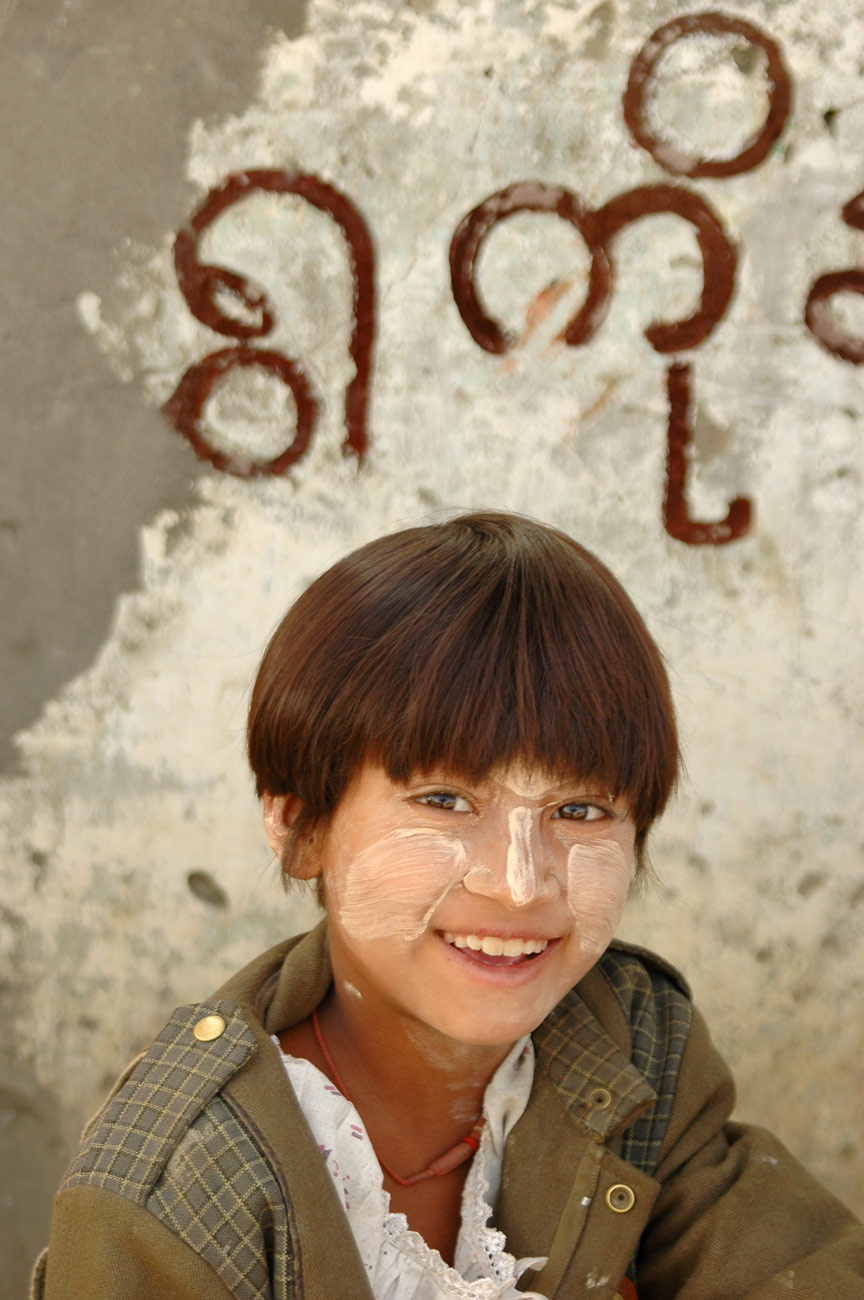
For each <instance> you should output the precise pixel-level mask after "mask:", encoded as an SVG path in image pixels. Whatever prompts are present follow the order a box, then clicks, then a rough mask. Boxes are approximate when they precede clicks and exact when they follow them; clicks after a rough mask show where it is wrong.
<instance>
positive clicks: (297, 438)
mask: <svg viewBox="0 0 864 1300" xmlns="http://www.w3.org/2000/svg"><path fill="white" fill-rule="evenodd" d="M236 366H260V367H261V368H262V369H264V370H268V371H270V373H271V374H275V375H277V376H278V377H279V379H281V380H282V382H283V383H284V384H287V386H288V387H289V388H290V389H291V392H292V393H293V395H294V403H295V405H296V407H297V431H296V433H295V435H294V439H293V441H292V442H291V444H290V446H288V447H286V448H285V450H284V451H282V452H280V453H279V455H278V456H274V457H273V459H272V460H269V461H266V462H265V463H263V464H261V463H258V462H257V461H253V460H250V459H249V458H248V457H245V456H237V455H230V454H229V453H227V452H223V451H219V450H218V449H217V448H216V447H214V446H213V445H212V444H211V443H210V441H209V440H208V438H207V436H206V433H205V430H204V420H203V417H204V404H205V403H206V401H207V398H208V397H209V396H210V393H211V392H212V390H213V388H214V386H215V385H216V384H217V383H218V381H219V380H220V379H222V378H224V376H225V375H226V374H227V373H228V371H229V370H232V369H234V368H235V367H236ZM162 409H163V411H164V413H165V414H166V415H167V417H168V419H169V420H170V421H171V423H172V424H173V425H174V427H175V429H177V430H178V432H179V433H182V434H183V436H184V437H185V438H188V440H189V442H190V443H191V444H192V449H193V450H194V452H195V455H196V456H197V457H198V459H199V460H206V461H209V462H210V464H211V465H213V467H214V468H215V469H218V470H222V471H223V472H224V473H226V474H235V475H237V476H238V477H239V478H258V477H261V476H263V475H267V474H284V473H285V471H286V469H288V467H289V465H293V464H294V462H295V461H298V460H299V459H300V457H301V456H302V455H303V453H304V451H305V450H306V448H307V446H308V445H309V439H310V438H311V436H312V431H313V429H314V428H315V422H316V420H317V418H318V400H317V398H316V397H315V395H314V393H313V392H312V388H311V385H310V383H309V380H308V379H307V377H306V375H305V374H304V372H303V370H302V369H301V367H300V365H299V364H298V363H297V362H296V361H291V360H289V358H288V357H284V356H283V355H282V354H281V352H269V351H266V350H265V349H263V348H250V347H243V346H241V347H236V348H225V349H223V351H221V352H211V353H210V355H209V356H206V357H204V359H203V360H202V361H199V362H198V364H197V365H195V366H190V367H189V369H188V370H187V371H186V373H185V374H184V376H183V378H182V379H181V380H180V383H179V384H178V385H177V389H176V391H175V393H174V395H173V397H171V398H170V399H169V400H168V401H167V402H166V403H165V405H164V407H163V408H162Z"/></svg>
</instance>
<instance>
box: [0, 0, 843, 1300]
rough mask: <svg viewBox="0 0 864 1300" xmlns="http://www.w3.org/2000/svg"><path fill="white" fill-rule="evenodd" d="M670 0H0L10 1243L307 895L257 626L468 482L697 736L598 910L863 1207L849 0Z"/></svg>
mask: <svg viewBox="0 0 864 1300" xmlns="http://www.w3.org/2000/svg"><path fill="white" fill-rule="evenodd" d="M696 12H697V11H696V10H695V9H693V10H691V9H688V8H687V7H685V6H681V5H678V4H674V3H670V0H654V3H652V4H650V5H645V4H637V3H636V0H616V2H614V3H613V0H600V2H599V3H598V2H597V0H590V2H589V3H587V4H578V3H575V2H574V3H566V4H565V3H562V4H557V3H553V2H552V0H535V2H534V3H525V2H524V0H520V2H519V3H515V0H513V2H512V3H511V2H510V0H477V3H475V4H472V5H461V4H458V3H455V0H452V2H450V0H423V2H421V0H414V3H405V4H396V3H393V2H392V0H387V2H385V0H375V2H373V3H370V4H366V5H362V6H360V5H356V6H352V5H344V4H340V3H337V0H310V2H309V4H308V5H305V6H304V5H300V4H291V3H287V0H286V3H283V4H280V3H277V0H269V3H265V0H255V2H254V3H250V4H249V5H246V6H243V9H242V13H241V12H240V11H239V10H238V7H237V6H233V5H230V4H229V3H228V0H207V3H206V5H205V4H204V3H200V2H199V0H173V3H171V4H169V3H167V0H158V3H152V4H151V5H149V6H148V7H147V9H146V11H145V10H129V11H128V12H127V11H126V10H125V9H124V10H123V11H122V12H120V11H119V10H118V9H117V7H116V6H108V5H107V4H105V3H104V0H78V2H77V3H74V2H73V0H63V2H62V3H61V2H60V0H50V2H49V0H38V2H37V0H32V2H31V3H30V4H29V5H28V7H27V9H26V11H25V10H24V8H23V7H19V8H15V7H14V4H12V5H10V4H9V3H8V2H7V7H6V11H5V25H4V26H3V27H2V63H3V67H2V76H0V96H2V101H3V102H2V113H0V123H2V126H0V148H2V160H0V165H2V173H3V174H4V176H6V177H7V180H9V181H11V201H10V202H8V203H7V211H6V220H5V221H4V226H3V231H2V235H0V239H2V247H0V256H2V259H3V284H4V295H3V310H4V316H5V322H4V325H3V332H2V335H0V339H2V350H0V365H2V367H3V392H4V396H5V399H6V400H5V402H4V414H3V418H4V422H5V425H6V429H5V431H4V435H5V436H4V448H5V457H4V462H5V473H4V481H3V499H2V510H0V546H2V548H3V578H4V581H5V582H7V583H8V584H9V586H8V593H6V594H5V599H4V602H3V608H4V610H5V611H6V617H5V618H4V621H3V623H4V625H3V646H2V653H3V655H4V665H3V667H4V680H5V681H6V682H7V683H9V682H12V683H13V687H12V689H11V690H8V691H7V692H5V693H4V699H3V701H2V720H3V723H4V725H5V728H6V731H7V733H8V735H9V737H10V740H9V747H8V751H7V761H6V769H5V775H4V776H3V778H2V780H0V808H2V813H0V845H2V871H3V884H2V895H0V899H2V902H0V960H2V964H3V975H2V988H0V997H2V1000H3V1023H4V1026H5V1032H4V1035H3V1043H2V1048H0V1056H2V1059H0V1087H2V1092H0V1120H2V1123H0V1168H2V1170H3V1175H2V1176H3V1177H4V1179H5V1184H6V1185H5V1186H4V1187H3V1188H2V1190H0V1231H2V1233H3V1246H4V1258H5V1256H6V1254H8V1256H9V1258H10V1260H12V1261H13V1263H12V1265H11V1270H10V1273H9V1275H8V1278H7V1279H6V1281H5V1282H0V1292H2V1287H3V1285H5V1284H6V1283H8V1284H9V1285H12V1286H13V1289H12V1290H10V1291H9V1294H10V1295H13V1294H14V1295H17V1294H20V1291H21V1287H22V1285H23V1283H22V1282H21V1281H20V1279H21V1278H22V1277H23V1273H24V1270H25V1267H26V1263H27V1261H28V1260H29V1258H30V1256H31V1255H32V1253H33V1252H34V1251H35V1249H36V1248H37V1246H38V1244H39V1242H40V1240H41V1237H42V1235H43V1233H44V1230H45V1221H46V1216H47V1213H48V1202H49V1200H50V1190H49V1189H50V1188H51V1187H53V1185H54V1183H56V1180H57V1178H58V1177H59V1174H60V1170H61V1168H62V1163H63V1161H64V1160H65V1158H66V1156H67V1155H68V1152H69V1149H70V1146H71V1145H72V1143H73V1141H74V1137H75V1134H76V1132H77V1130H78V1129H79V1128H80V1125H81V1122H82V1120H83V1118H84V1117H85V1116H86V1115H87V1113H88V1112H89V1111H90V1110H91V1109H92V1108H93V1106H94V1105H95V1104H96V1102H97V1100H98V1097H99V1096H100V1095H101V1093H102V1092H103V1091H104V1089H105V1087H106V1086H107V1084H108V1083H109V1082H110V1080H111V1078H112V1077H113V1076H114V1074H115V1073H116V1072H117V1070H118V1069H119V1068H120V1066H121V1065H122V1064H123V1063H124V1061H125V1060H126V1059H127V1057H128V1056H129V1055H130V1054H131V1053H132V1052H134V1051H135V1050H136V1049H137V1048H139V1047H140V1046H141V1045H142V1044H143V1043H144V1042H146V1040H147V1038H148V1036H149V1035H151V1034H152V1033H153V1032H154V1031H155V1030H156V1029H157V1028H158V1026H159V1025H160V1023H161V1021H162V1019H163V1017H164V1016H165V1014H166V1012H167V1011H168V1010H170V1009H171V1007H172V1006H173V1005H174V1004H175V1003H177V1002H178V1001H182V1000H185V999H189V998H192V997H195V996H199V995H202V994H204V993H206V992H207V991H208V990H209V989H211V988H212V987H214V986H215V985H216V984H217V983H218V982H219V981H220V979H221V978H222V977H223V975H224V974H226V973H228V972H229V971H231V970H232V969H235V968H236V967H237V966H239V965H240V964H241V963H242V962H243V961H244V960H245V959H247V958H248V957H250V956H252V955H253V954H254V953H255V952H257V951H259V950H260V949H262V948H263V947H264V946H266V945H267V944H269V943H270V942H273V941H275V940H276V939H278V938H280V937H281V936H283V935H284V934H285V933H288V932H290V931H293V930H296V929H299V928H301V927H303V926H305V925H306V924H308V921H309V919H310V917H311V915H312V907H311V903H310V902H309V901H308V900H299V899H298V898H296V897H295V898H291V899H286V898H284V897H283V895H282V894H281V893H280V890H279V887H278V884H277V880H276V873H275V869H274V866H273V863H272V861H271V860H270V859H269V856H268V853H267V851H266V848H265V846H264V841H263V837H262V835H261V833H260V831H259V826H258V821H259V817H258V810H257V807H256V805H255V801H254V799H253V797H252V792H251V789H250V783H249V779H248V777H247V775H246V772H245V770H244V765H243V754H242V734H243V721H244V707H245V700H246V694H247V690H248V686H249V682H250V678H251V675H252V673H253V672H254V668H255V664H256V661H257V658H258V656H259V654H260V651H261V649H262V647H263V644H264V642H265V640H266V637H267V634H268V632H269V630H270V629H271V628H272V626H273V624H274V623H275V621H276V620H277V619H278V617H279V615H280V614H281V612H282V610H283V609H284V607H285V606H286V605H287V603H288V602H289V601H290V600H291V599H292V598H293V596H294V595H296V594H297V592H299V591H300V590H301V589H302V587H303V585H304V584H305V583H306V582H308V581H309V580H310V579H311V578H312V577H313V576H314V575H315V574H317V573H318V572H319V571H320V570H321V569H322V568H324V567H325V566H326V565H327V564H328V563H329V562H330V561H331V560H332V559H334V558H335V557H336V556H338V555H339V554H341V553H342V552H343V551H344V550H346V549H348V548H350V547H353V546H355V545H357V544H359V543H360V542H362V541H364V540H366V539H367V538H369V537H372V536H374V535H376V534H377V533H379V532H382V531H384V530H387V529H391V528H396V527H399V526H402V525H404V524H408V523H412V522H415V521H417V520H420V519H424V518H429V517H433V518H434V517H437V516H438V514H439V513H440V512H446V511H448V510H451V509H453V508H457V507H468V506H500V507H507V508H513V509H517V510H522V511H526V512H528V513H532V514H536V515H538V516H541V517H543V518H545V519H548V520H549V521H551V522H553V523H556V524H558V525H560V526H562V527H564V528H566V529H568V530H569V531H571V532H572V533H573V534H574V535H575V536H577V537H578V538H579V539H580V540H582V541H583V542H585V543H586V544H587V545H588V546H590V547H592V548H594V549H596V550H597V551H598V552H599V554H600V555H601V556H602V557H603V558H604V559H605V560H606V561H607V562H608V563H609V564H610V565H611V566H612V568H613V569H614V570H615V572H616V573H617V574H618V575H619V576H620V577H621V578H622V580H623V581H624V583H625V585H627V587H628V588H629V590H630V591H631V592H632V594H633V595H634V597H635V598H636V600H637V603H638V604H639V605H640V607H641V608H642V610H643V612H644V613H645V614H646V616H647V618H648V620H649V624H650V626H651V628H652V630H653V632H654V634H655V635H656V637H657V638H658V640H659V642H660V643H661V645H662V646H663V648H664V650H665V651H666V653H667V654H668V657H669V659H670V661H671V664H672V666H673V674H674V685H675V690H676V697H677V701H678V706H679V710H680V715H681V722H682V731H683V736H684V742H685V747H686V755H687V764H688V777H687V780H686V782H685V784H684V786H683V789H682V791H681V794H680V797H679V798H678V801H677V803H676V805H675V807H674V808H673V810H672V811H671V812H670V814H669V815H668V817H667V819H666V821H665V823H664V825H663V827H662V828H661V829H660V831H659V832H658V834H657V836H656V839H655V848H654V860H655V865H656V868H657V871H658V874H659V876H660V878H661V880H662V882H663V884H662V888H660V889H655V890H653V891H651V892H650V893H649V894H647V895H646V896H645V897H644V898H642V899H636V900H634V902H633V905H632V907H631V910H630V913H629V915H628V917H627V919H626V921H625V926H624V933H625V935H626V936H628V937H632V938H636V939H641V940H643V941H645V942H648V943H650V944H651V945H653V946H655V947H658V948H659V949H661V950H662V951H664V952H665V953H666V955H668V956H669V957H671V958H672V959H673V960H675V961H677V962H678V963H679V964H680V965H681V966H682V967H683V968H684V969H685V971H686V972H687V974H688V976H689V977H690V979H691V981H692V983H693V985H694V988H695V992H696V995H697V998H698V1000H699V1002H700V1004H701V1005H702V1006H703V1008H704V1010H705V1011H706V1013H707V1014H708V1017H709V1020H710V1022H711V1024H712V1026H713V1028H714V1032H715V1036H716V1038H717V1040H718V1042H719V1043H720V1045H721V1047H722V1049H723V1050H724V1051H725V1053H726V1054H727V1056H728V1057H729V1059H730V1060H731V1061H732V1062H733V1064H734V1066H735V1068H736V1071H737V1075H738V1078H739V1082H740V1091H741V1105H740V1113H741V1115H742V1117H744V1118H748V1119H754V1120H757V1121H761V1122H767V1123H769V1124H770V1125H771V1126H772V1127H773V1128H775V1129H776V1130H777V1131H779V1133H780V1134H781V1136H782V1137H783V1138H784V1139H785V1140H786V1141H787V1142H788V1143H789V1144H790V1145H791V1146H792V1147H793V1149H795V1150H796V1151H797V1152H798V1153H799V1154H800V1155H801V1157H802V1158H803V1159H804V1160H805V1161H806V1162H807V1163H808V1164H810V1165H811V1167H812V1168H813V1169H814V1170H815V1171H816V1172H817V1173H818V1174H819V1175H820V1176H821V1177H822V1178H823V1179H824V1180H825V1181H826V1182H827V1183H828V1184H829V1185H830V1186H832V1187H833V1188H834V1189H836V1190H837V1192H838V1193H839V1194H840V1195H842V1196H844V1197H845V1198H846V1199H847V1200H848V1201H849V1202H850V1203H851V1204H853V1205H854V1206H855V1207H856V1208H857V1209H858V1211H859V1212H861V1211H864V1179H862V1172H861V1170H862V1161H861V1154H862V1151H861V1148H862V1136H864V1134H862V1119H864V1116H862V1112H861V1104H862V1103H861V1100H860V1099H861V1098H862V1097H864V1086H862V1085H864V1079H862V1068H861V1061H862V1059H864V1054H862V1046H864V1044H862V1029H861V1026H862V1015H861V1012H862V973H861V948H860V945H861V935H862V917H864V865H862V860H861V854H860V843H859V842H858V838H859V832H858V825H857V820H856V816H855V814H856V802H857V800H858V798H859V791H860V785H861V770H862V763H861V760H862V742H861V730H860V717H861V705H862V699H861V696H862V686H861V683H862V676H861V656H860V648H859V647H860V644H861V631H862V628H861V605H862V595H861V583H860V579H859V578H858V576H857V574H858V567H859V557H860V555H861V543H862V536H861V534H862V525H861V522H860V521H861V515H862V510H861V506H862V501H861V470H862V453H861V437H860V422H861V419H862V415H864V377H862V372H861V371H860V369H859V368H858V366H859V363H860V361H861V360H862V357H864V311H862V308H861V305H860V293H861V286H860V284H859V283H858V281H857V280H856V279H855V275H856V274H859V273H858V272H856V271H855V268H856V266H857V265H858V263H859V261H860V263H861V265H862V266H864V239H862V236H861V233H860V229H861V222H860V221H859V218H858V214H857V209H856V208H855V206H854V205H853V206H852V207H851V208H849V207H845V205H847V204H848V203H849V201H850V200H852V199H853V198H854V197H855V196H856V195H857V194H858V192H859V190H860V189H861V186H862V183H864V182H862V178H861V165H860V157H859V155H860V139H861V132H862V127H864V108H862V94H861V78H862V71H861V67H860V55H859V51H860V50H861V48H864V14H862V13H861V12H860V6H859V5H857V3H855V2H854V0H838V2H837V3H835V4H833V5H832V6H831V7H830V10H828V11H822V10H820V11H818V12H817V11H814V9H813V7H812V6H805V5H804V4H803V3H802V2H801V0H781V2H777V0H770V2H769V0H762V2H761V3H753V4H749V5H747V6H746V13H745V11H744V8H743V7H739V8H737V9H730V10H729V11H728V17H729V18H730V20H732V21H730V23H729V24H727V25H726V28H727V29H726V30H725V31H724V30H721V31H712V30H708V28H709V27H710V24H706V23H705V22H704V21H702V20H699V21H694V22H692V23H688V22H687V21H681V22H679V24H678V26H677V27H675V28H669V27H668V26H667V24H669V23H670V22H672V21H673V20H676V19H682V20H683V19H686V18H687V16H689V15H692V14H694V13H696ZM742 19H746V20H747V22H748V23H749V24H751V25H755V26H753V27H751V29H750V30H747V29H744V28H741V27H740V25H736V24H740V21H741V20H742ZM2 21H3V15H2V11H0V22H2ZM661 29H663V30H662V31H661ZM658 31H660V32H661V34H660V35H659V36H658V37H657V38H656V40H655V41H654V42H653V44H652V43H651V42H650V41H649V38H650V37H652V34H653V33H656V32H658ZM664 33H665V34H664ZM664 42H665V44H664ZM646 43H647V48H646ZM640 51H641V52H642V53H641V54H640ZM655 56H656V57H655ZM628 86H629V90H628ZM298 177H300V178H303V179H300V180H298ZM229 178H233V179H229ZM514 187H517V188H514ZM502 191H503V193H502ZM493 196H497V197H493ZM844 208H845V218H844ZM556 213H557V215H556ZM472 214H473V215H472ZM508 214H510V215H508ZM457 232H458V234H457ZM178 236H179V239H178ZM454 236H455V237H456V238H455V244H454ZM475 252H476V260H474V257H473V254H474V253H475ZM451 253H452V256H451ZM451 262H452V266H451ZM207 268H210V270H207ZM213 268H216V269H215V270H214V269H213ZM451 269H452V272H453V275H452V278H451ZM834 272H837V273H839V272H842V273H843V274H842V275H840V276H839V278H837V279H833V280H827V279H825V276H826V275H827V274H828V273H834ZM658 321H659V322H664V323H665V324H666V325H667V326H668V328H665V329H663V328H660V329H656V328H655V329H652V328H651V327H652V323H655V324H656V322H658ZM646 330H647V331H649V333H648V336H647V337H646ZM253 349H257V350H258V351H257V352H255V353H254V354H253V353H252V350H253ZM250 362H254V364H250ZM208 392H209V396H207V394H208ZM346 394H347V399H348V401H347V407H346ZM193 443H194V444H195V445H197V449H198V452H199V457H204V458H203V459H202V458H196V456H195V454H194V451H193ZM346 444H348V452H349V454H348V455H345V454H344V447H345V445H346ZM364 445H365V449H364ZM286 452H287V454H286ZM358 453H359V454H358ZM274 461H275V462H276V464H275V465H274V464H273V462H274ZM286 462H290V463H286ZM267 465H269V466H270V469H271V470H272V469H275V470H277V471H280V472H275V473H273V472H265V473H262V472H259V471H260V470H261V468H262V467H266V466H267ZM16 1270H17V1272H16ZM10 1279H11V1281H10Z"/></svg>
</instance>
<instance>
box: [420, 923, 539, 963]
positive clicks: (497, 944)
mask: <svg viewBox="0 0 864 1300" xmlns="http://www.w3.org/2000/svg"><path fill="white" fill-rule="evenodd" d="M444 938H445V940H446V941H447V943H452V944H453V945H454V947H456V948H470V949H471V950H472V951H473V952H485V953H487V954H488V955H489V956H490V957H519V956H521V955H522V954H523V953H533V952H543V950H544V948H548V947H549V940H548V939H498V938H496V936H495V935H493V934H484V935H482V936H481V935H479V934H451V933H450V931H449V930H445V931H444Z"/></svg>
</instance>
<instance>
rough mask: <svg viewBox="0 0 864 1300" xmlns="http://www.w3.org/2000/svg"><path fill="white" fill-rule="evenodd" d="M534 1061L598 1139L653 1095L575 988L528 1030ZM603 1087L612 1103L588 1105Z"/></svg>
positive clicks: (608, 1132) (608, 1133)
mask: <svg viewBox="0 0 864 1300" xmlns="http://www.w3.org/2000/svg"><path fill="white" fill-rule="evenodd" d="M533 1038H534V1046H535V1049H536V1051H537V1057H538V1063H539V1064H541V1065H542V1066H543V1067H544V1068H545V1070H546V1072H547V1074H548V1076H549V1078H550V1079H551V1080H552V1082H553V1083H554V1084H555V1087H556V1088H557V1090H558V1092H559V1094H560V1095H561V1097H562V1098H563V1100H564V1104H565V1105H566V1107H567V1109H568V1110H569V1111H570V1112H571V1114H574V1115H576V1116H577V1117H578V1118H579V1120H580V1121H581V1122H582V1123H583V1124H584V1125H586V1127H587V1128H588V1129H589V1130H590V1132H591V1133H592V1135H593V1136H594V1137H595V1138H597V1140H598V1141H601V1142H603V1141H605V1140H606V1139H607V1138H608V1137H609V1136H610V1135H611V1134H613V1133H615V1132H617V1130H618V1129H619V1128H620V1127H621V1124H622V1122H623V1120H624V1118H625V1116H627V1115H629V1114H630V1113H631V1112H632V1111H633V1109H634V1107H636V1106H640V1105H645V1104H646V1103H647V1102H650V1101H653V1099H654V1093H653V1090H652V1089H651V1087H650V1085H649V1084H648V1083H647V1082H646V1080H645V1079H644V1078H643V1077H642V1075H641V1074H640V1073H639V1071H638V1070H636V1069H634V1067H633V1065H632V1064H631V1063H630V1062H629V1061H628V1060H627V1058H626V1056H624V1054H623V1053H622V1052H620V1051H619V1050H618V1048H617V1047H616V1046H615V1044H614V1043H613V1042H612V1040H611V1038H610V1037H609V1035H608V1034H607V1033H605V1031H604V1030H603V1029H602V1028H601V1026H600V1025H599V1024H598V1023H597V1021H596V1020H595V1019H594V1017H593V1016H592V1014H591V1012H590V1011H589V1010H588V1008H587V1007H586V1006H585V1003H584V1002H583V1001H582V999H581V998H580V997H579V995H578V994H577V993H576V992H575V991H571V992H570V993H569V994H568V995H567V997H566V998H564V1000H563V1001H562V1002H560V1003H559V1004H558V1006H557V1007H556V1008H555V1010H554V1011H553V1012H552V1013H551V1014H550V1015H549V1016H547V1017H546V1019H545V1020H544V1021H543V1023H542V1025H540V1027H539V1028H538V1029H536V1030H535V1031H534V1035H533ZM597 1087H602V1088H607V1089H608V1090H609V1092H610V1093H611V1094H612V1104H611V1105H610V1106H608V1107H606V1108H605V1109H601V1108H597V1107H592V1105H591V1103H590V1100H589V1099H590V1096H591V1093H592V1091H593V1090H594V1089H595V1088H597Z"/></svg>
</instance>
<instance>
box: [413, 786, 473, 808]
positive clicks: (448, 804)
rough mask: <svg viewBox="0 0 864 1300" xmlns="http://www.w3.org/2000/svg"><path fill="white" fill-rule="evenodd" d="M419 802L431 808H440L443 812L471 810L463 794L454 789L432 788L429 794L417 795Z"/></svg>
mask: <svg viewBox="0 0 864 1300" xmlns="http://www.w3.org/2000/svg"><path fill="white" fill-rule="evenodd" d="M417 802H418V803H425V804H427V805H428V806H429V807H430V808H440V809H441V810H442V812H470V811H471V805H470V803H469V802H468V800H467V799H466V798H464V796H463V795H461V794H454V792H453V791H452V790H431V791H430V792H429V793H428V794H421V795H418V796H417Z"/></svg>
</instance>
